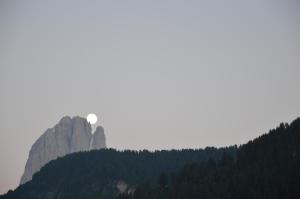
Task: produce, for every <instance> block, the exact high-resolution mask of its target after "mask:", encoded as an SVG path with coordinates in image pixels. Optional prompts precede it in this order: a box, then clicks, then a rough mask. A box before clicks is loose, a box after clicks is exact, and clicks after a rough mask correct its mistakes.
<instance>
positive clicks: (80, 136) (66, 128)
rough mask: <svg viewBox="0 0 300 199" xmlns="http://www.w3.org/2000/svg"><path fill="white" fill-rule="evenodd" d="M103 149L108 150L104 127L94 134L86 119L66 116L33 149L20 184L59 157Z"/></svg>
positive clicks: (40, 138) (42, 136)
mask: <svg viewBox="0 0 300 199" xmlns="http://www.w3.org/2000/svg"><path fill="white" fill-rule="evenodd" d="M102 148H106V144H105V135H104V130H103V128H102V127H97V129H96V131H95V133H94V134H92V128H91V125H90V124H89V123H88V122H87V120H86V119H85V118H81V117H78V116H76V117H73V118H70V117H69V116H65V117H63V118H62V119H61V120H60V121H59V123H58V124H56V125H55V126H54V127H53V128H49V129H48V130H46V132H45V133H43V134H42V135H41V136H40V137H39V138H38V139H37V140H36V142H35V143H34V144H33V146H32V147H31V149H30V152H29V158H28V160H27V162H26V166H25V171H24V174H23V175H22V177H21V180H20V184H24V183H25V182H27V181H29V180H31V178H32V176H33V174H34V173H36V172H37V171H39V170H40V168H41V167H42V166H44V165H45V164H46V163H48V162H49V161H51V160H54V159H56V158H57V157H62V156H65V155H67V154H70V153H74V152H79V151H89V150H93V149H102Z"/></svg>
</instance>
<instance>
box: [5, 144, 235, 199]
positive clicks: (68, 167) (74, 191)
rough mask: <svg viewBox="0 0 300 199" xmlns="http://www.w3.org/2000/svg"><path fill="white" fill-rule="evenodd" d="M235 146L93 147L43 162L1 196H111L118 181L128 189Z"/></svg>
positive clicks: (39, 198) (232, 150) (42, 198)
mask: <svg viewBox="0 0 300 199" xmlns="http://www.w3.org/2000/svg"><path fill="white" fill-rule="evenodd" d="M235 152H236V147H228V148H221V149H216V148H206V149H204V150H201V149H199V150H172V151H156V152H149V151H146V150H144V151H139V152H138V151H122V152H119V151H116V150H113V149H106V150H94V151H90V152H79V153H74V154H71V155H67V156H65V157H63V158H58V159H57V160H54V161H51V162H50V163H48V164H46V165H45V166H44V167H43V168H42V169H41V171H40V172H38V173H36V174H35V175H34V176H33V179H32V180H31V181H29V182H27V183H25V184H24V185H21V186H19V187H18V188H17V189H16V190H15V191H10V192H9V193H8V194H6V195H5V196H3V197H0V198H1V199H4V198H5V199H7V198H15V199H27V198H30V199H46V198H49V199H50V198H51V199H52V198H53V199H54V198H57V199H58V198H62V199H67V198H72V199H76V198H78V199H82V198H85V199H89V198H110V199H111V198H113V197H115V196H116V195H117V194H118V193H119V190H118V187H119V185H120V184H122V182H124V183H125V184H126V186H128V190H129V189H130V188H131V190H134V187H135V185H136V184H140V183H144V182H153V183H154V182H155V181H156V179H157V177H158V176H159V174H160V173H161V172H167V171H168V172H171V171H174V172H175V171H176V170H178V169H179V168H181V167H182V166H183V165H185V164H187V163H192V162H202V161H206V160H208V159H209V158H213V159H215V160H219V159H220V158H221V157H222V155H223V153H228V154H230V155H231V156H233V157H234V156H235Z"/></svg>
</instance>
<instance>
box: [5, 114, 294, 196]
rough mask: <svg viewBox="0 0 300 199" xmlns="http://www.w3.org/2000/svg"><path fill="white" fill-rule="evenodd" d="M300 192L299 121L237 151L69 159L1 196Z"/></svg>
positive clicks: (96, 153) (95, 153)
mask: <svg viewBox="0 0 300 199" xmlns="http://www.w3.org/2000/svg"><path fill="white" fill-rule="evenodd" d="M299 187H300V119H299V118H298V119H296V120H295V121H294V122H292V123H291V124H281V125H280V126H279V127H277V128H276V129H274V130H271V131H270V132H269V133H267V134H265V135H262V136H260V137H259V138H256V139H254V140H253V141H249V142H248V143H247V144H244V145H242V146H240V147H238V148H237V147H236V146H233V147H228V148H221V149H216V148H206V149H204V150H201V149H199V150H172V151H156V152H149V151H139V152H137V151H122V152H119V151H116V150H113V149H108V150H99V151H91V152H81V153H76V154H71V155H67V156H65V157H63V158H59V159H57V160H55V161H51V162H50V163H48V164H47V165H46V166H45V167H43V168H42V169H41V171H40V172H38V173H37V174H36V175H34V176H33V180H32V181H30V182H28V183H26V184H24V185H22V186H20V187H18V188H17V189H16V190H14V191H10V192H9V193H8V194H6V195H4V196H2V197H0V199H42V198H43V199H79V198H80V199H82V198H84V199H106V198H109V199H113V198H118V199H216V198H224V199H241V198H243V199H260V198H264V199H277V198H278V199H282V198H291V199H299V198H300V189H299ZM121 192H122V193H121Z"/></svg>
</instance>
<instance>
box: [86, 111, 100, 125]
mask: <svg viewBox="0 0 300 199" xmlns="http://www.w3.org/2000/svg"><path fill="white" fill-rule="evenodd" d="M86 120H87V121H88V122H89V123H90V124H95V123H96V122H97V115H96V114H94V113H90V114H88V116H86Z"/></svg>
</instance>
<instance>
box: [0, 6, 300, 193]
mask: <svg viewBox="0 0 300 199" xmlns="http://www.w3.org/2000/svg"><path fill="white" fill-rule="evenodd" d="M299 11H300V3H299V1H297V0H264V1H261V0H228V1H223V0H207V1H206V0H197V1H196V0H195V1H193V0H188V1H182V0H180V1H178V0H163V1H158V0H154V1H144V0H143V1H140V0H128V1H117V0H113V1H95V0H88V1H77V0H72V1H71V0H53V1H45V0H42V1H40V0H24V1H18V0H1V1H0V91H1V92H0V99H1V100H0V110H1V114H0V162H1V164H0V193H5V192H6V191H8V190H9V189H14V188H16V186H17V185H18V183H19V180H20V177H21V175H22V173H23V171H24V167H25V163H26V160H27V157H28V154H29V150H30V148H31V146H32V144H33V143H34V142H35V141H36V139H37V138H38V137H39V136H40V135H41V134H42V133H43V132H44V131H45V130H46V129H47V128H50V127H53V126H54V125H55V124H56V123H57V122H58V121H59V120H60V119H61V118H62V117H63V116H65V115H69V116H76V115H79V116H82V117H85V116H86V115H87V114H88V113H91V112H93V113H95V114H97V116H98V122H97V125H102V126H103V127H104V129H105V134H106V138H107V146H108V147H111V148H116V149H120V150H121V149H137V150H139V149H149V150H155V149H182V148H203V147H206V146H216V147H220V146H228V145H232V144H238V145H239V144H243V143H246V142H247V141H248V140H250V139H253V138H255V137H257V136H259V135H261V134H263V133H266V132H268V130H269V129H271V128H274V127H276V126H277V125H279V123H280V122H291V121H292V120H294V119H296V117H299V116H300V104H299V102H300V92H299V86H300V37H299V35H300V12H299Z"/></svg>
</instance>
